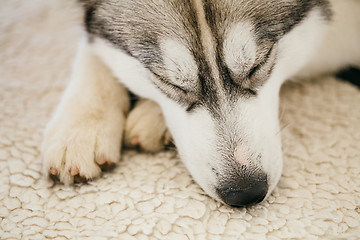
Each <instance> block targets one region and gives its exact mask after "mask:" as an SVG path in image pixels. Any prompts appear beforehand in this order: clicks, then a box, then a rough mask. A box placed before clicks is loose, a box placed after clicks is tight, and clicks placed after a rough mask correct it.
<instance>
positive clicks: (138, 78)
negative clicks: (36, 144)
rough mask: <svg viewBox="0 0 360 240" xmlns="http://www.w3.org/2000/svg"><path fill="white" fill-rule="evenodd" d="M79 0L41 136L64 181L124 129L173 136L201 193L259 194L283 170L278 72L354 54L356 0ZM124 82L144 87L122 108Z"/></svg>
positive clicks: (96, 159)
mask: <svg viewBox="0 0 360 240" xmlns="http://www.w3.org/2000/svg"><path fill="white" fill-rule="evenodd" d="M81 5H82V6H83V8H84V38H83V39H82V40H81V42H80V43H79V48H78V52H77V56H76V59H75V62H74V66H73V73H72V80H71V82H70V84H69V86H68V88H67V89H66V91H65V93H64V95H63V98H62V101H61V103H60V105H59V107H58V109H57V111H56V113H55V115H54V116H53V118H52V120H51V121H50V123H49V124H48V127H47V130H46V132H45V137H44V143H43V146H42V153H43V158H44V164H43V166H44V171H45V172H46V173H49V174H50V175H51V176H56V177H57V178H58V179H59V180H60V181H62V182H64V183H65V184H68V183H72V182H74V181H79V180H83V179H85V180H86V179H93V178H95V177H97V176H99V175H100V173H101V170H103V169H106V168H108V167H110V166H112V165H114V164H115V163H116V162H117V161H118V160H119V158H120V148H121V145H122V142H123V137H122V136H123V134H124V136H125V137H124V142H125V144H126V145H140V146H141V147H143V148H144V149H146V150H149V151H156V150H159V149H160V148H161V147H162V146H163V145H164V144H165V143H166V142H169V139H170V138H171V136H172V137H173V139H174V141H175V144H176V146H177V149H178V152H179V155H180V156H181V158H182V160H183V162H184V164H185V165H186V167H187V169H188V170H189V171H190V173H191V175H192V176H193V178H194V179H195V181H196V182H197V183H198V184H199V185H200V186H201V187H202V188H203V189H204V191H205V192H206V193H207V194H208V195H210V196H211V197H213V198H215V199H217V200H219V201H222V202H224V203H226V204H229V205H232V206H247V205H249V204H254V203H258V202H260V201H262V200H263V199H264V198H265V197H266V196H268V195H269V194H270V193H271V191H272V190H273V189H274V187H275V186H276V184H277V182H278V180H279V178H280V175H281V171H282V150H281V139H280V133H279V132H280V129H279V120H278V103H279V89H280V86H281V84H282V83H283V82H284V80H286V79H288V78H290V77H294V76H299V75H300V76H309V75H313V74H322V73H325V72H329V71H337V70H339V69H341V68H343V67H345V66H347V65H356V66H359V64H360V29H359V26H360V2H359V1H357V0H337V1H333V2H329V1H327V0H281V1H279V0H266V1H263V0H224V1H218V0H184V1H179V0H168V1H164V0H88V1H86V0H83V1H81ZM125 87H126V88H127V89H129V90H130V91H131V92H132V93H134V94H136V95H138V96H140V97H142V98H144V99H148V100H144V99H143V100H140V101H139V102H138V103H137V104H136V106H135V107H134V109H133V110H132V111H131V112H130V113H129V114H128V112H129V102H130V101H129V95H128V92H127V90H126V88H125ZM155 102H156V103H155ZM157 104H158V105H157ZM160 109H161V110H160ZM162 114H163V116H164V119H165V120H164V119H163V116H162ZM165 122H166V125H165ZM166 126H167V127H168V128H169V131H170V133H171V135H170V133H169V132H168V130H167V127H166Z"/></svg>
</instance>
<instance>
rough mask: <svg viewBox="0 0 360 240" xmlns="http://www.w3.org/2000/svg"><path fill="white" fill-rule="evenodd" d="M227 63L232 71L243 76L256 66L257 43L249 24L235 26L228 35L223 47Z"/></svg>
mask: <svg viewBox="0 0 360 240" xmlns="http://www.w3.org/2000/svg"><path fill="white" fill-rule="evenodd" d="M223 51H224V53H223V54H224V56H225V63H226V65H227V66H228V67H229V68H230V69H231V71H232V72H233V73H234V74H236V75H240V76H242V75H243V74H244V73H246V71H248V70H249V69H250V68H251V66H252V65H253V64H254V62H255V59H256V42H255V35H254V32H253V26H252V25H251V24H250V23H249V22H240V23H237V24H234V25H233V26H232V27H231V28H230V29H229V30H228V31H227V32H226V33H225V40H224V45H223Z"/></svg>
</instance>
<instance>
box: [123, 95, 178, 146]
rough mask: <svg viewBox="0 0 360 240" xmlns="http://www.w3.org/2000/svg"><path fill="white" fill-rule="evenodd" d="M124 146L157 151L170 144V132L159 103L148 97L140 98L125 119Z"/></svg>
mask: <svg viewBox="0 0 360 240" xmlns="http://www.w3.org/2000/svg"><path fill="white" fill-rule="evenodd" d="M124 142H125V146H126V147H130V148H133V147H139V148H140V149H142V150H144V151H148V152H157V151H160V150H162V149H164V148H165V147H167V146H171V145H172V137H171V134H170V132H169V130H168V128H167V127H166V123H165V119H164V116H163V114H162V111H161V109H160V107H159V105H158V104H157V103H155V102H153V101H151V100H148V99H140V100H139V101H138V102H137V103H136V105H135V107H134V108H133V109H132V110H131V111H130V113H129V116H128V118H127V120H126V126H125V138H124Z"/></svg>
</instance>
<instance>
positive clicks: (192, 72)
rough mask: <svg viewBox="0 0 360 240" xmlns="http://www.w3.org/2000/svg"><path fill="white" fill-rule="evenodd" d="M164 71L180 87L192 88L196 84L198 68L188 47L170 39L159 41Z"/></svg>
mask: <svg viewBox="0 0 360 240" xmlns="http://www.w3.org/2000/svg"><path fill="white" fill-rule="evenodd" d="M160 49H161V50H162V52H163V61H164V64H165V68H166V69H165V71H166V73H167V76H168V77H169V80H170V82H171V83H173V84H176V85H178V86H180V87H185V88H193V87H195V86H196V85H197V76H198V68H197V64H196V62H195V60H194V58H193V56H192V55H191V53H190V51H189V49H188V48H187V47H186V46H185V45H183V44H182V43H180V42H178V41H174V40H171V39H167V40H164V41H162V42H161V43H160Z"/></svg>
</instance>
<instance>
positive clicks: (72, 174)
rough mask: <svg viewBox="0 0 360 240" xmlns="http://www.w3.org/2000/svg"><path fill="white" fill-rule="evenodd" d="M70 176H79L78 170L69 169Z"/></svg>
mask: <svg viewBox="0 0 360 240" xmlns="http://www.w3.org/2000/svg"><path fill="white" fill-rule="evenodd" d="M70 174H71V176H75V175H78V174H79V169H78V168H71V171H70Z"/></svg>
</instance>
